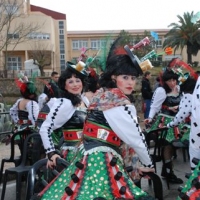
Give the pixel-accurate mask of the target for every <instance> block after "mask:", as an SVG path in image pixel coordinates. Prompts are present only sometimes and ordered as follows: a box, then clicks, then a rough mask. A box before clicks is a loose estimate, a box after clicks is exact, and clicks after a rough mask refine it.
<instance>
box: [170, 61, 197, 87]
mask: <svg viewBox="0 0 200 200" xmlns="http://www.w3.org/2000/svg"><path fill="white" fill-rule="evenodd" d="M168 68H169V69H171V70H173V71H174V72H175V73H176V74H178V76H179V82H180V84H181V83H183V82H185V81H186V80H187V78H188V77H189V76H191V77H193V78H194V79H195V80H197V79H198V74H197V73H196V72H195V71H194V70H193V69H192V68H191V67H190V65H188V64H187V63H185V62H183V61H182V60H180V59H179V58H174V59H172V60H171V62H170V63H169V65H168ZM183 69H184V70H186V71H187V72H188V73H184V72H183Z"/></svg>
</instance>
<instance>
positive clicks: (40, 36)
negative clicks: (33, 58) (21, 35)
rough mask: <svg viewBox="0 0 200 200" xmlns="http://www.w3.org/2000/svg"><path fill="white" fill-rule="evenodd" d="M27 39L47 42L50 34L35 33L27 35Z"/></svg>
mask: <svg viewBox="0 0 200 200" xmlns="http://www.w3.org/2000/svg"><path fill="white" fill-rule="evenodd" d="M27 38H29V39H40V40H49V39H50V34H49V33H37V32H33V33H30V34H28V35H27Z"/></svg>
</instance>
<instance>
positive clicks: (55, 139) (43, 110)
mask: <svg viewBox="0 0 200 200" xmlns="http://www.w3.org/2000/svg"><path fill="white" fill-rule="evenodd" d="M55 102H56V98H51V99H50V100H49V101H48V102H47V103H46V104H45V105H44V106H43V107H42V108H41V110H40V112H39V115H38V120H37V126H38V127H39V128H40V127H41V125H42V123H43V122H44V120H45V119H46V117H47V115H48V113H49V112H50V108H51V107H52V106H53V104H54V103H55ZM51 137H52V139H53V142H54V144H55V145H58V144H59V141H60V139H61V137H62V130H61V129H60V128H58V129H57V130H54V131H53V132H52V134H51Z"/></svg>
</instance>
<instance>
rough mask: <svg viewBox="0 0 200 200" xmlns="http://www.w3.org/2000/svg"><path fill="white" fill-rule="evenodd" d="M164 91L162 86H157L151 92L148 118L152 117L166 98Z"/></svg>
mask: <svg viewBox="0 0 200 200" xmlns="http://www.w3.org/2000/svg"><path fill="white" fill-rule="evenodd" d="M166 96H167V95H166V92H165V90H164V88H162V87H158V88H157V89H156V91H155V92H154V94H153V97H152V101H151V108H150V112H149V118H151V119H153V118H154V116H155V115H156V114H157V113H158V112H159V111H160V109H161V107H162V104H163V102H164V101H165V99H166Z"/></svg>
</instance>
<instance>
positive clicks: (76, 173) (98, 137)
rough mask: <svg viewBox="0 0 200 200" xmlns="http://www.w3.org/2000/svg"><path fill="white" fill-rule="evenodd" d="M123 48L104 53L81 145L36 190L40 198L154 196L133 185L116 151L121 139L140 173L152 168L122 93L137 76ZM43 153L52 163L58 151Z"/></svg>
mask: <svg viewBox="0 0 200 200" xmlns="http://www.w3.org/2000/svg"><path fill="white" fill-rule="evenodd" d="M128 49H129V48H128ZM111 51H112V47H111ZM128 52H129V55H127V54H120V55H112V54H111V55H110V54H109V55H110V56H108V58H107V62H106V69H105V72H104V73H103V74H102V76H101V79H100V81H99V84H100V87H101V88H100V89H99V90H97V92H96V93H95V95H94V96H93V98H92V101H91V103H90V106H89V108H88V111H87V117H86V121H85V124H84V128H83V137H84V140H83V144H82V145H81V146H80V147H79V150H78V152H77V156H76V157H75V159H74V160H73V161H72V162H71V164H70V165H69V166H68V168H67V169H65V170H64V171H63V172H62V173H61V174H60V175H59V176H58V177H57V178H56V179H55V180H54V182H52V183H51V184H50V185H48V186H47V187H46V188H45V189H44V190H43V191H42V192H41V193H40V194H39V196H41V199H43V200H45V199H46V200H47V199H71V200H72V199H76V200H79V199H80V200H83V199H84V200H97V199H102V200H108V199H116V200H117V199H136V200H139V199H149V200H150V199H154V198H153V197H150V196H149V195H148V194H147V193H146V192H144V191H142V190H141V189H140V188H138V187H136V186H135V185H134V183H133V181H132V179H131V178H130V177H129V175H128V173H127V172H126V170H125V169H124V162H123V158H122V157H121V155H120V153H119V147H120V145H121V140H122V141H124V142H125V143H127V144H128V145H129V146H131V147H132V148H134V149H135V151H136V153H137V154H138V156H139V158H140V161H141V163H142V164H143V167H141V168H140V172H141V173H142V172H144V171H145V172H154V166H153V164H152V161H151V158H150V155H149V153H148V149H147V145H146V143H145V138H144V135H143V133H142V132H141V129H140V126H139V124H138V121H137V114H136V109H135V107H134V105H133V104H131V102H130V100H129V98H128V97H127V96H126V95H130V94H131V93H132V91H133V90H134V86H135V83H136V77H138V75H139V74H141V69H140V67H139V65H138V64H137V61H136V60H135V57H134V55H133V54H132V52H131V51H130V49H129V51H128ZM46 129H47V130H48V129H49V127H46ZM48 157H49V162H51V163H52V165H56V158H57V157H59V155H56V152H54V151H53V150H51V152H50V151H49V154H48Z"/></svg>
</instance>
